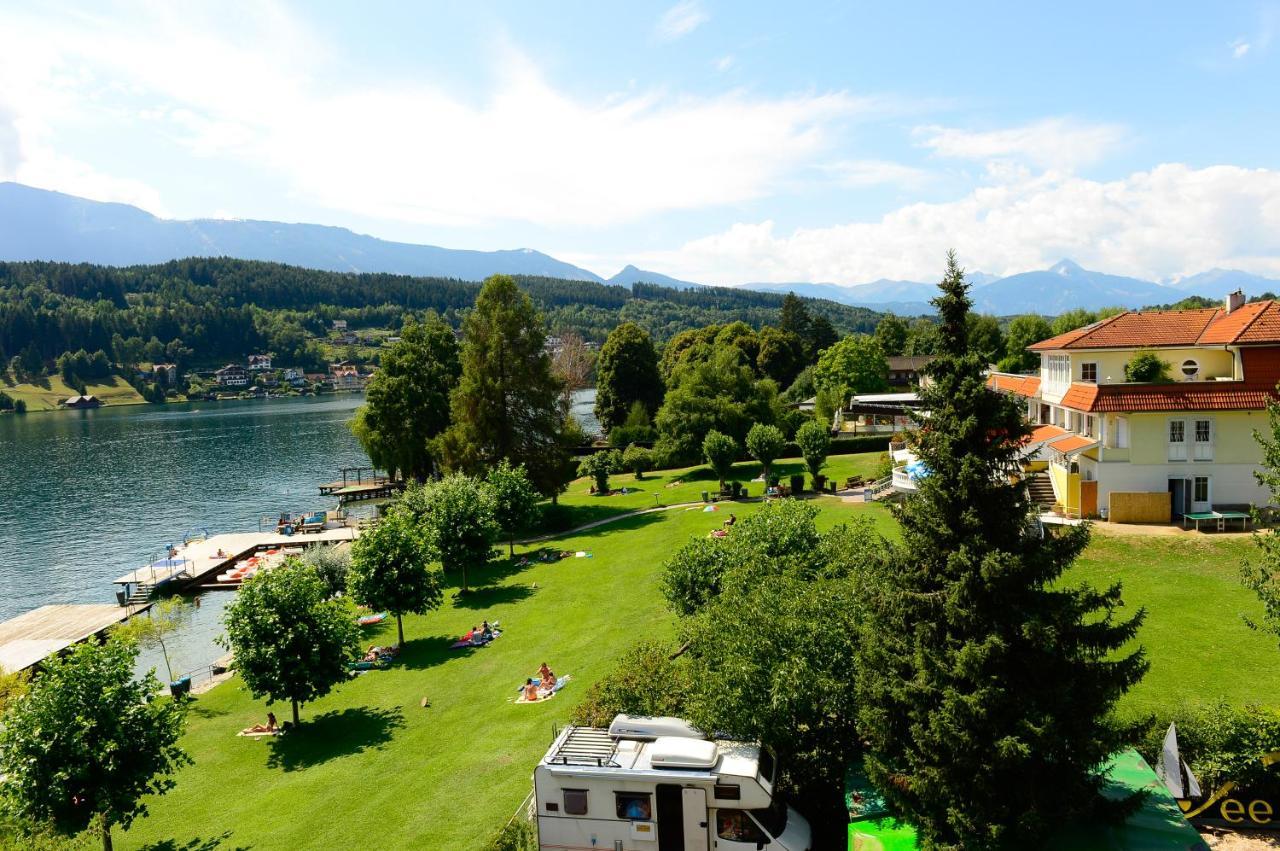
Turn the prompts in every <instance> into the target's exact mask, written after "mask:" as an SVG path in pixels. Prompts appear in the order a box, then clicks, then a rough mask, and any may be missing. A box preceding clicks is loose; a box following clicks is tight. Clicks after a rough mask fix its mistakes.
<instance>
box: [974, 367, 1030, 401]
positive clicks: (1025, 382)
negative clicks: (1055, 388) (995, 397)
mask: <svg viewBox="0 0 1280 851" xmlns="http://www.w3.org/2000/svg"><path fill="white" fill-rule="evenodd" d="M987 386H988V387H990V388H991V389H992V390H1001V391H1003V392H1005V393H1016V394H1018V395H1019V396H1026V397H1028V398H1030V397H1031V396H1034V395H1036V393H1038V392H1039V391H1040V376H1038V375H1010V374H1008V373H1004V372H993V373H991V375H989V376H988V377H987Z"/></svg>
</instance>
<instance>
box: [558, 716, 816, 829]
mask: <svg viewBox="0 0 1280 851" xmlns="http://www.w3.org/2000/svg"><path fill="white" fill-rule="evenodd" d="M776 772H777V765H776V762H775V760H774V759H773V757H772V755H771V754H770V752H769V751H768V750H767V749H762V748H761V747H760V746H759V745H756V744H752V743H748V742H735V741H724V740H718V741H717V740H710V739H708V738H707V737H706V736H705V735H704V734H703V733H702V732H700V731H699V730H698V729H696V728H695V727H693V726H691V725H690V724H688V723H687V722H685V721H683V720H681V719H679V718H642V717H636V716H629V715H619V716H617V717H616V718H614V719H613V723H612V724H610V725H609V728H608V729H607V730H605V729H601V728H598V727H572V726H571V727H566V728H565V729H564V730H562V731H561V732H560V733H559V734H558V735H557V736H556V737H555V741H553V742H552V743H551V747H550V749H549V750H548V751H547V754H546V756H544V757H543V758H542V761H541V762H539V763H538V767H537V769H535V771H534V774H533V787H534V805H535V807H536V808H537V823H538V847H539V848H540V849H546V851H552V849H554V851H597V849H601V850H602V851H710V849H714V851H809V847H810V832H809V823H808V822H806V821H805V820H804V818H803V817H802V816H800V815H799V814H798V813H797V812H795V811H794V810H792V809H791V808H790V807H789V806H787V805H786V803H784V802H783V801H782V800H780V798H778V797H776V796H775V795H774V781H775V776H776Z"/></svg>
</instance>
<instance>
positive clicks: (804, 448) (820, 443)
mask: <svg viewBox="0 0 1280 851" xmlns="http://www.w3.org/2000/svg"><path fill="white" fill-rule="evenodd" d="M796 445H797V446H799V447H800V455H801V456H803V457H804V464H805V466H806V467H808V468H809V475H810V476H815V477H816V476H817V475H818V474H819V473H821V472H822V467H823V465H824V464H826V463H827V453H828V452H830V451H831V432H830V431H829V430H828V429H827V427H826V426H825V425H823V424H822V423H820V422H818V421H816V420H810V421H809V422H807V423H805V424H804V425H802V426H800V428H799V429H797V430H796Z"/></svg>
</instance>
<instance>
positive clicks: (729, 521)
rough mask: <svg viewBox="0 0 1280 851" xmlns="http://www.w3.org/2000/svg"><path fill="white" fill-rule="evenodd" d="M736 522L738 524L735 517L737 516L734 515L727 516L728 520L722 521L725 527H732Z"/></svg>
mask: <svg viewBox="0 0 1280 851" xmlns="http://www.w3.org/2000/svg"><path fill="white" fill-rule="evenodd" d="M737 522H738V517H737V515H736V514H730V515H729V519H728V520H726V521H724V525H726V526H732V525H733V524H734V523H737Z"/></svg>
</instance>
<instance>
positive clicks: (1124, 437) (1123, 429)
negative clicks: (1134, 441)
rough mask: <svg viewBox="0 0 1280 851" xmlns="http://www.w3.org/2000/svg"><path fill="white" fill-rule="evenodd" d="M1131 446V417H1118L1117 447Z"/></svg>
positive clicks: (1125, 447)
mask: <svg viewBox="0 0 1280 851" xmlns="http://www.w3.org/2000/svg"><path fill="white" fill-rule="evenodd" d="M1128 448H1129V418H1128V417H1116V449H1128Z"/></svg>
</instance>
